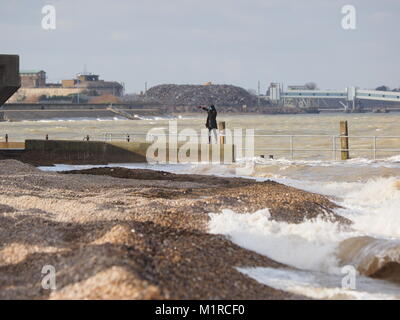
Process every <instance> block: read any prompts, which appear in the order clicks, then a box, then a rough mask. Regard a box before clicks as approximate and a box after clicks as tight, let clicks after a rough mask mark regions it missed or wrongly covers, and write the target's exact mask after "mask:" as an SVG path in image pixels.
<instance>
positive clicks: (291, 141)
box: [290, 136, 294, 160]
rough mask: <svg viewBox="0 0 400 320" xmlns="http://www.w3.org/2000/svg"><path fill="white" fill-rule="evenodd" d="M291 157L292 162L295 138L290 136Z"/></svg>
mask: <svg viewBox="0 0 400 320" xmlns="http://www.w3.org/2000/svg"><path fill="white" fill-rule="evenodd" d="M290 155H291V157H292V160H293V158H294V150H293V136H290Z"/></svg>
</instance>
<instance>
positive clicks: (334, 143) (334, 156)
mask: <svg viewBox="0 0 400 320" xmlns="http://www.w3.org/2000/svg"><path fill="white" fill-rule="evenodd" d="M332 149H333V161H336V137H335V136H333V137H332Z"/></svg>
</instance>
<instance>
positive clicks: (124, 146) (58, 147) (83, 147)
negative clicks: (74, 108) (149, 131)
mask: <svg viewBox="0 0 400 320" xmlns="http://www.w3.org/2000/svg"><path fill="white" fill-rule="evenodd" d="M182 145H183V144H182V143H181V144H179V145H178V150H180V149H181V147H182ZM150 146H152V143H140V142H122V141H119V142H103V141H73V140H26V141H25V152H24V153H23V156H22V160H24V161H26V162H29V163H34V164H41V165H45V164H55V163H68V164H106V163H146V162H147V157H146V153H147V150H148V148H149V147H150ZM186 146H191V147H193V150H196V151H197V152H198V154H197V157H196V156H194V157H196V159H198V160H200V159H205V158H207V156H206V155H205V153H208V159H213V160H214V161H215V159H216V160H217V161H220V162H224V161H226V162H228V163H231V162H234V161H235V153H234V146H233V145H228V144H225V145H208V144H206V145H204V144H199V145H186ZM210 146H211V147H210ZM153 147H154V146H153ZM168 149H169V146H168V144H166V145H165V147H161V148H159V149H158V150H157V151H155V152H154V153H152V154H153V157H150V160H157V158H158V157H159V154H160V152H165V155H166V158H165V159H166V161H169V160H170V156H171V155H169V153H168ZM185 155H186V156H188V157H189V156H190V149H188V150H187V152H185ZM213 155H214V157H213ZM198 160H196V161H198Z"/></svg>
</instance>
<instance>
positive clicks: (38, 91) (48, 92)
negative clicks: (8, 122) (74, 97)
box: [9, 88, 86, 102]
mask: <svg viewBox="0 0 400 320" xmlns="http://www.w3.org/2000/svg"><path fill="white" fill-rule="evenodd" d="M85 90H86V88H79V89H78V88H20V89H19V90H18V91H17V92H16V93H15V94H14V95H13V96H12V97H11V98H10V100H9V102H20V101H24V99H25V98H29V97H40V96H42V95H45V96H68V95H69V94H77V93H78V92H83V91H85Z"/></svg>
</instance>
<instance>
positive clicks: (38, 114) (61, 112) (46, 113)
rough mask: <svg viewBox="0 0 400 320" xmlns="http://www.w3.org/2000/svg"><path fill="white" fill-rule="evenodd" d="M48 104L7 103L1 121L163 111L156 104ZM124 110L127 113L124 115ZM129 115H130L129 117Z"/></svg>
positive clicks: (113, 116)
mask: <svg viewBox="0 0 400 320" xmlns="http://www.w3.org/2000/svg"><path fill="white" fill-rule="evenodd" d="M109 106H110V105H109V104H69V103H58V104H46V103H27V104H25V103H24V104H21V103H6V104H5V105H4V106H3V107H2V108H1V109H0V121H12V122H14V121H38V120H59V119H78V118H79V119H113V118H115V117H118V118H127V119H128V118H129V119H132V118H133V117H134V116H135V115H138V116H139V117H140V116H148V115H149V116H153V115H159V114H160V113H161V111H160V108H159V107H156V106H144V105H143V106H132V105H130V104H113V109H110V108H109ZM117 110H123V111H124V112H126V113H127V115H126V116H123V115H122V114H123V113H121V112H117ZM128 115H129V117H128Z"/></svg>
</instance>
